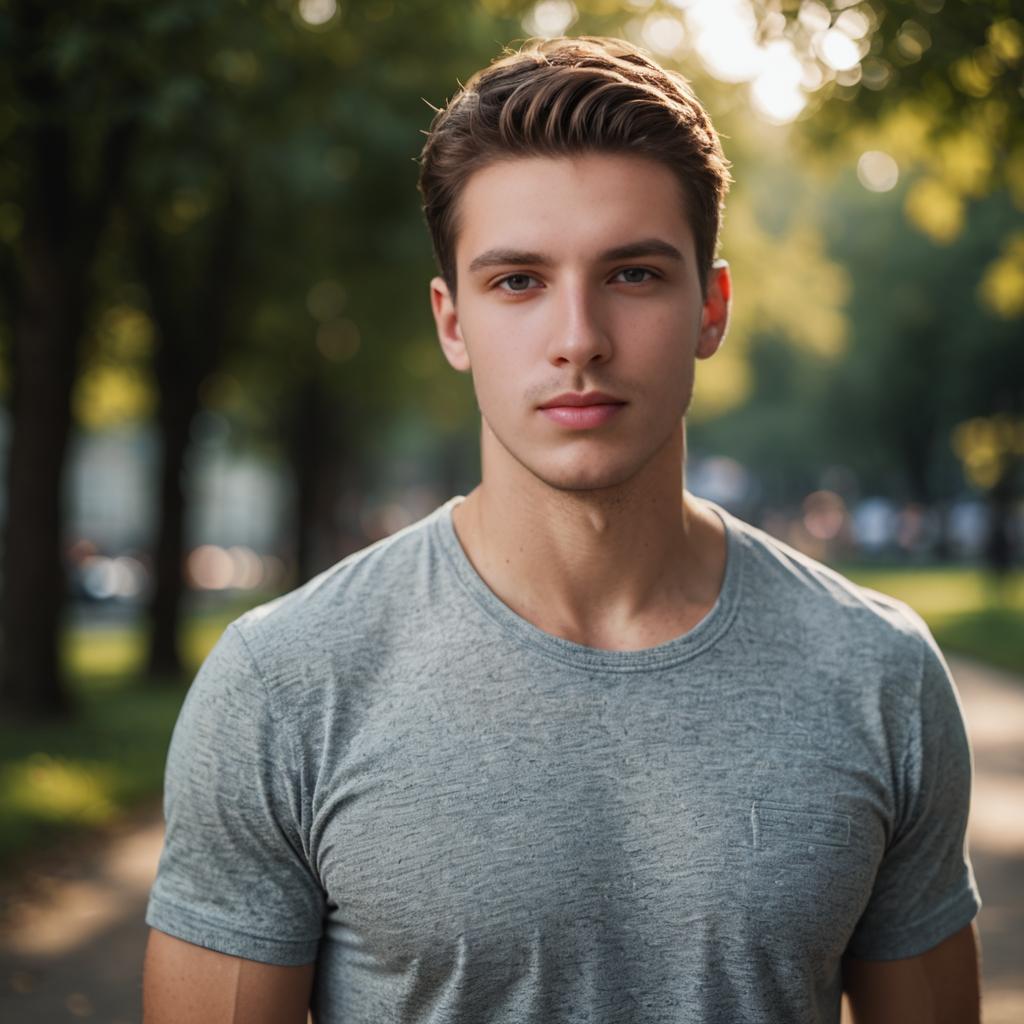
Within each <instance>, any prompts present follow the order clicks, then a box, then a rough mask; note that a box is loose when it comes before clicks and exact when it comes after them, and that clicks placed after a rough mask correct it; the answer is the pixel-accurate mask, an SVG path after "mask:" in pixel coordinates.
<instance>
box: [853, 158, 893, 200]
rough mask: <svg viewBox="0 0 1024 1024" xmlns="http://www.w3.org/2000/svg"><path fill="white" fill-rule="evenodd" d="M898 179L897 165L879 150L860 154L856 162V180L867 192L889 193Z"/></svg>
mask: <svg viewBox="0 0 1024 1024" xmlns="http://www.w3.org/2000/svg"><path fill="white" fill-rule="evenodd" d="M899 178H900V168H899V164H897V163H896V161H895V160H894V159H893V158H892V157H891V156H889V154H888V153H883V152H882V151H881V150H879V149H869V150H868V151H867V152H866V153H861V155H860V159H859V160H858V161H857V180H858V181H859V182H860V183H861V184H862V185H863V186H864V187H865V188H866V189H867V190H868V191H869V192H890V191H891V190H892V189H894V188H895V187H896V182H897V181H899Z"/></svg>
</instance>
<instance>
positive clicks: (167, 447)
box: [148, 360, 198, 682]
mask: <svg viewBox="0 0 1024 1024" xmlns="http://www.w3.org/2000/svg"><path fill="white" fill-rule="evenodd" d="M165 361H166V360H158V361H157V364H158V368H159V364H160V363H161V362H165ZM158 375H159V369H158ZM168 390H170V389H167V388H161V401H160V406H159V409H158V412H157V422H158V424H159V427H160V437H161V440H162V443H163V450H162V458H161V464H160V506H159V508H160V519H159V524H158V527H157V539H156V548H155V551H154V558H153V574H154V587H153V596H152V599H151V601H150V605H149V618H150V622H151V624H152V631H151V633H150V640H149V659H148V669H149V674H150V677H151V678H152V679H153V680H154V681H155V682H161V681H165V680H166V681H168V682H173V681H176V680H177V678H178V677H179V676H180V675H181V672H182V661H181V655H180V654H179V651H178V637H179V632H180V626H181V617H182V615H181V612H182V601H183V598H184V595H185V581H184V577H183V560H184V550H185V510H186V499H185V488H184V480H183V474H184V470H185V453H186V451H187V449H188V439H189V428H190V426H191V424H192V419H193V417H194V416H195V412H196V406H197V404H198V403H197V401H196V399H195V394H196V389H195V388H192V389H191V401H188V400H187V396H186V394H182V395H181V396H180V397H181V399H182V401H180V402H176V401H173V400H171V396H170V395H169V394H167V391H168ZM181 390H182V391H184V390H185V389H181Z"/></svg>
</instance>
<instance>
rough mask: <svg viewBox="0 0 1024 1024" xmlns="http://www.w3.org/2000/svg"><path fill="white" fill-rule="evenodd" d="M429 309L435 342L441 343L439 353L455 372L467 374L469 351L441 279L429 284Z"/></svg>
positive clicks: (457, 316)
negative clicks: (435, 327) (435, 334)
mask: <svg viewBox="0 0 1024 1024" xmlns="http://www.w3.org/2000/svg"><path fill="white" fill-rule="evenodd" d="M430 308H431V309H432V310H433V313H434V323H435V324H436V325H437V340H438V341H439V342H441V351H442V352H444V357H445V359H447V360H448V362H449V363H450V364H451V365H452V366H453V367H454V368H455V369H456V370H459V371H461V372H462V373H466V372H468V370H469V351H468V350H467V348H466V343H465V341H464V340H463V338H462V328H461V327H459V314H458V313H457V312H456V310H455V302H454V300H453V299H452V294H451V292H450V291H449V290H448V285H447V284H446V283H445V279H444V278H443V277H435V278H433V280H431V282H430Z"/></svg>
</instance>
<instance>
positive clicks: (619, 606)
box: [453, 437, 725, 650]
mask: <svg viewBox="0 0 1024 1024" xmlns="http://www.w3.org/2000/svg"><path fill="white" fill-rule="evenodd" d="M684 449H685V442H684V441H683V440H682V437H680V439H679V441H678V443H676V444H673V445H671V446H670V447H669V448H667V449H666V450H665V451H664V452H662V453H659V455H658V456H656V457H655V458H654V459H652V460H651V462H650V463H649V464H648V465H647V466H646V467H644V469H642V470H641V471H640V472H639V473H638V474H636V476H634V477H633V478H632V479H631V480H630V481H628V482H627V483H626V484H623V485H622V486H620V487H614V488H605V489H602V490H599V491H566V490H559V489H557V488H554V487H551V486H548V485H547V484H545V483H544V482H543V481H541V480H539V479H538V478H537V477H536V476H534V475H533V474H532V473H530V472H529V471H528V470H526V469H525V468H524V467H522V466H520V465H519V464H518V463H515V464H514V465H513V464H512V462H510V461H509V460H508V459H501V460H500V470H501V471H500V472H488V469H489V468H491V469H494V468H496V467H494V466H493V464H492V466H490V467H489V466H488V459H487V456H486V452H485V458H484V474H483V475H484V480H483V482H482V483H481V484H480V486H479V487H477V488H476V489H475V490H474V491H473V492H472V493H471V494H470V495H469V496H468V497H467V498H466V500H465V501H464V502H462V503H461V504H460V505H459V506H457V507H456V509H455V511H454V513H453V521H454V524H455V529H456V532H457V534H458V536H459V540H460V541H461V543H462V546H463V548H464V550H465V551H466V554H467V556H468V557H469V559H470V561H471V562H472V563H473V565H474V567H475V568H476V570H477V572H478V573H479V574H480V576H481V577H482V578H483V580H484V582H485V583H486V584H487V585H488V586H489V587H490V589H491V590H492V591H494V593H495V594H496V595H497V596H498V597H499V598H501V600H502V601H504V603H505V604H507V605H508V606H509V607H510V608H511V609H512V610H513V611H515V612H517V613H518V614H519V615H520V616H522V617H523V618H525V619H526V620H527V621H529V622H531V623H533V624H534V625H535V626H537V627H538V628H540V629H542V630H544V631H545V632H547V633H551V634H553V635H555V636H560V637H563V638H564V639H567V640H572V641H574V642H576V643H580V644H585V645H587V646H590V647H598V648H604V649H611V650H638V649H642V648H645V647H653V646H656V645H657V644H660V643H664V642H666V641H668V640H671V639H673V638H674V637H676V636H679V635H681V634H682V633H685V632H687V631H688V630H689V629H691V628H693V626H695V625H696V624H697V623H698V622H699V621H700V620H701V619H702V618H704V616H705V615H706V614H707V612H708V611H709V610H710V608H711V606H712V605H713V604H714V602H715V600H716V598H717V596H718V594H719V591H720V590H721V584H722V578H723V575H724V570H725V537H724V530H723V527H722V524H721V522H720V520H719V519H718V517H717V516H716V515H715V513H714V512H712V511H711V510H710V509H708V508H707V507H706V505H704V504H703V503H702V502H700V501H698V500H696V499H694V498H693V497H692V496H691V495H688V494H685V493H684V491H683V458H684ZM504 455H506V456H507V453H504ZM512 461H514V460H512Z"/></svg>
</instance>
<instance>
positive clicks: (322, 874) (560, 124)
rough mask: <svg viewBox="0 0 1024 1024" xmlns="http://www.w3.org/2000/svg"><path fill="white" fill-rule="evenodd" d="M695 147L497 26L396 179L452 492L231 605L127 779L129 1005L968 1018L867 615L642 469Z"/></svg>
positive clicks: (732, 522)
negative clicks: (136, 783)
mask: <svg viewBox="0 0 1024 1024" xmlns="http://www.w3.org/2000/svg"><path fill="white" fill-rule="evenodd" d="M727 181H728V171H727V167H726V163H725V160H724V158H723V156H722V152H721V149H720V146H719V142H718V139H717V136H716V135H715V132H714V129H713V128H712V126H711V124H710V122H709V121H708V118H707V116H706V114H705V113H704V111H703V110H702V109H701V107H700V105H699V103H698V102H697V100H696V99H695V97H694V96H693V94H692V92H691V91H690V89H689V87H688V85H687V84H686V83H685V81H684V80H683V79H681V78H680V77H679V76H677V75H674V74H671V73H668V72H665V71H663V70H662V69H661V68H659V67H657V66H656V65H655V64H653V63H652V62H651V61H650V60H648V59H647V58H646V57H645V56H643V55H642V54H641V53H639V52H638V51H636V50H634V49H632V48H631V47H628V46H626V45H625V44H621V43H618V42H615V41H608V40H594V39H585V40H558V41H555V42H549V43H543V44H534V45H531V46H529V47H528V48H526V49H525V50H524V51H522V52H520V53H518V54H514V55H511V56H507V57H506V58H504V59H503V60H500V61H498V62H497V63H495V64H494V65H492V66H491V67H490V68H488V69H485V70H484V71H482V72H480V73H479V74H477V75H476V76H475V77H474V78H472V79H471V80H470V81H469V83H468V85H467V86H466V87H465V89H463V91H462V92H461V93H460V94H459V95H458V96H456V98H455V99H454V100H453V101H452V102H451V103H450V104H449V105H448V107H447V108H446V109H445V110H444V111H441V112H439V114H438V116H437V118H436V119H435V121H434V124H433V126H432V130H431V132H430V135H429V138H428V141H427V143H426V146H425V148H424V152H423V160H422V176H421V188H422V192H423V197H424V203H425V211H426V216H427V220H428V223H429V225H430V228H431V231H432V234H433V239H434V244H435V248H436V253H437V257H438V262H439V266H440V270H441V273H440V276H438V277H436V278H435V279H434V280H433V281H432V282H431V299H432V303H433V311H434V317H435V320H436V323H437V331H438V336H439V338H440V342H441V347H442V349H443V351H444V354H445V356H446V358H447V359H448V361H449V362H450V363H451V365H452V366H453V367H455V369H457V370H461V371H465V372H469V373H471V374H472V379H473V385H474V387H475V390H476V395H477V399H478V402H479V406H480V412H481V418H482V465H483V473H482V483H481V484H480V486H479V487H477V488H476V489H475V490H474V491H473V492H472V493H471V494H470V495H469V496H468V497H466V498H465V499H464V500H463V499H453V500H452V501H450V502H448V503H447V504H446V505H444V506H443V507H442V508H440V509H438V510H437V511H436V512H435V513H433V514H432V515H430V516H429V517H427V519H425V520H424V521H422V522H420V523H417V524H416V525H414V526H412V527H410V528H408V529H406V530H404V531H403V532H401V533H400V534H398V535H396V536H394V537H392V538H390V539H388V540H386V541H383V542H381V543H379V544H376V545H374V546H373V547H371V548H369V549H367V550H365V551H363V552H361V553H359V554H357V555H355V556H353V557H351V558H348V559H346V560H345V561H343V562H341V563H340V564H339V565H337V566H335V567H334V568H333V569H331V570H329V571H327V572H325V573H323V574H322V575H321V576H319V577H317V578H316V579H315V580H313V581H312V582H310V583H309V584H307V585H306V586H304V587H302V588H301V589H299V590H298V591H296V592H294V593H292V594H290V595H287V596H286V597H284V598H281V599H279V600H277V601H274V602H272V603H270V604H269V605H266V606H264V607H262V608H259V609H257V610H255V611H253V612H250V613H249V614H247V615H245V616H243V617H242V618H241V619H240V620H238V622H236V623H235V624H234V625H233V626H232V627H230V628H229V629H228V630H227V632H226V633H225V635H224V637H223V638H222V639H221V641H220V642H219V644H218V645H217V647H216V649H215V650H214V652H213V653H212V654H211V655H210V657H209V659H208V660H207V662H206V663H205V665H204V666H203V668H202V670H201V672H200V674H199V676H198V677H197V679H196V681H195V683H194V685H193V687H192V689H191V691H190V693H189V696H188V700H187V702H186V704H185V707H184V709H183V711H182V714H181V719H180V721H179V723H178V726H177V729H176V731H175V735H174V740H173V743H172V747H171V751H170V755H169V760H168V772H167V799H166V811H167V839H166V845H165V849H164V853H163V857H162V859H161V864H160V873H159V877H158V879H157V882H156V885H155V887H154V889H153V894H152V898H151V902H150V907H149V913H148V917H147V920H148V922H149V923H150V925H151V926H152V927H153V929H154V930H153V932H152V933H151V941H150V947H149V952H148V957H147V964H146V981H145V1002H146V1021H147V1022H148V1024H163V1022H165V1021H168V1022H169V1021H174V1022H176V1024H185V1022H195V1021H204V1022H210V1024H214V1022H226V1021H245V1022H247V1024H261V1022H267V1024H270V1022H274V1024H287V1022H291V1021H294V1022H296V1024H298V1022H299V1021H302V1020H303V1019H304V1017H305V1014H306V1008H307V1006H308V1005H309V1004H310V1001H311V1000H312V1006H313V1010H314V1015H315V1017H316V1019H317V1020H318V1021H328V1022H338V1024H361V1022H366V1024H371V1022H372V1024H377V1022H382V1021H402V1022H424V1024H425V1022H428V1021H430V1022H434V1021H450V1022H454V1021H460V1022H461V1021H465V1022H481V1024H482V1022H498V1021H501V1022H509V1024H513V1022H515V1024H524V1022H538V1024H540V1022H557V1021H566V1022H569V1021H573V1022H577V1021H578V1022H588V1024H596V1022H605V1021H622V1022H634V1021H637V1022H647V1021H649V1022H670V1021H671V1022H689V1021H694V1022H696V1021H723V1022H738V1021H764V1022H781V1021H786V1022H799V1021H807V1022H810V1021H837V1020H838V1019H839V1013H840V996H841V991H842V990H843V989H844V988H845V989H846V991H847V992H848V993H849V995H850V1000H851V1004H852V1007H853V1010H854V1014H855V1017H856V1019H857V1020H858V1021H868V1022H872V1024H880V1022H881V1024H884V1022H890V1021H891V1022H897V1021H898V1022H900V1024H908V1022H947V1021H948V1022H958V1024H969V1022H972V1021H977V1019H978V994H977V954H976V947H975V937H974V932H973V925H972V921H973V918H974V916H975V914H976V913H977V910H978V908H979V900H978V895H977V891H976V888H975V885H974V880H973V876H972V873H971V868H970V864H969V862H968V860H967V857H966V853H965V848H964V835H965V827H966V819H967V809H968V800H969V789H970V773H971V765H970V752H969V749H968V745H967V740H966V737H965V733H964V728H963V723H962V719H961V713H960V708H959V705H958V702H957V697H956V694H955V690H954V687H953V684H952V681H951V679H950V676H949V673H948V670H947V668H946V665H945V663H944V661H943V658H942V655H941V654H940V652H939V650H938V648H937V647H936V645H935V642H934V641H933V639H932V638H931V636H930V634H929V633H928V630H927V628H926V627H925V625H924V624H923V622H922V621H921V619H920V618H919V617H918V616H917V615H915V614H914V612H912V611H911V610H910V609H909V608H908V607H907V606H905V605H903V604H900V603H899V602H897V601H894V600H892V599H890V598H887V597H883V596H882V595H880V594H877V593H874V592H872V591H868V590H864V589H862V588H859V587H857V586H854V585H853V584H852V583H850V582H848V581H847V580H845V579H844V578H842V577H841V576H839V575H837V574H836V573H834V572H832V571H831V570H829V569H827V568H826V567H824V566H822V565H820V564H818V563H816V562H814V561H812V560H810V559H808V558H806V557H804V556H802V555H800V554H798V553H796V552H794V551H793V550H791V549H790V548H788V547H786V546H785V545H782V544H780V543H778V542H776V541H774V540H772V539H771V538H770V537H768V536H767V535H765V534H763V533H761V532H760V531H758V530H756V529H753V528H751V527H749V526H747V525H745V524H743V523H742V522H740V521H739V520H737V519H735V518H733V517H732V516H731V515H729V514H728V513H726V512H725V511H724V510H723V509H721V508H719V507H718V506H716V505H714V504H711V503H709V502H704V501H699V500H697V499H695V498H694V497H693V496H692V495H690V494H687V493H686V492H685V490H684V489H683V479H682V473H683V463H684V454H685V450H684V430H683V416H684V414H685V412H686V410H687V407H688V404H689V401H690V396H691V393H692V390H693V380H694V364H695V360H696V359H705V358H708V357H710V356H711V355H713V354H714V353H715V351H716V350H717V348H718V347H719V346H720V345H721V343H722V339H723V337H724V335H725V331H726V325H727V322H728V317H729V304H730V293H731V284H730V279H729V270H728V266H727V265H726V264H725V263H724V262H722V261H720V260H719V261H715V259H714V255H715V247H716V243H717V237H718V223H719V210H720V205H721V201H722V197H723V195H724V193H725V190H726V186H727Z"/></svg>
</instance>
